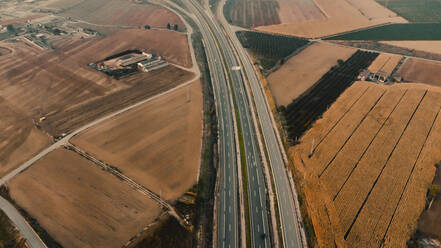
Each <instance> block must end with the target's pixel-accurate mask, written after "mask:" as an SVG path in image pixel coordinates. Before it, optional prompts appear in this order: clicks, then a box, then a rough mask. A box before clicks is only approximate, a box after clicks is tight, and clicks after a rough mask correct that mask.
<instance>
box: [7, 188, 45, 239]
mask: <svg viewBox="0 0 441 248" xmlns="http://www.w3.org/2000/svg"><path fill="white" fill-rule="evenodd" d="M0 208H1V209H2V210H3V212H5V213H6V214H7V215H8V218H9V219H10V220H11V221H12V223H14V225H15V227H17V229H18V231H19V232H20V234H21V236H22V237H23V238H24V239H26V243H27V244H28V245H29V246H30V247H31V248H47V247H46V245H45V244H44V242H43V241H42V240H41V239H40V237H39V236H38V235H37V234H36V233H35V232H34V229H32V227H31V226H30V225H29V224H28V223H27V222H26V220H25V219H24V218H23V216H21V215H20V213H19V212H18V211H17V209H15V207H14V206H13V205H12V204H11V203H9V202H8V201H7V200H6V199H5V198H3V197H0Z"/></svg>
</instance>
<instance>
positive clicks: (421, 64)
mask: <svg viewBox="0 0 441 248" xmlns="http://www.w3.org/2000/svg"><path fill="white" fill-rule="evenodd" d="M397 74H399V75H400V76H401V77H402V78H403V80H404V81H410V82H415V83H424V84H429V85H434V86H441V63H439V62H435V61H428V60H422V59H413V58H412V59H407V60H406V62H405V63H404V64H403V65H402V66H401V67H400V69H399V70H398V71H397Z"/></svg>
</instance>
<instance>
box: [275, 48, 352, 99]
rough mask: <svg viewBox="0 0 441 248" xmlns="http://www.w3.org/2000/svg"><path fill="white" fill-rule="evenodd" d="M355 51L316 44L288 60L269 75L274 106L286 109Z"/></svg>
mask: <svg viewBox="0 0 441 248" xmlns="http://www.w3.org/2000/svg"><path fill="white" fill-rule="evenodd" d="M355 51H356V49H354V48H347V47H342V46H336V45H332V44H329V43H315V44H313V45H311V46H309V47H307V48H306V49H304V50H303V51H301V52H300V53H299V54H297V55H296V56H294V57H292V58H290V59H289V60H288V61H286V62H285V64H284V65H283V66H282V67H281V68H279V69H278V70H277V71H275V72H273V73H271V74H270V75H269V76H268V82H269V83H270V87H271V92H272V94H273V96H274V97H275V100H276V103H277V105H283V106H286V105H288V104H290V103H291V102H292V101H293V100H294V99H295V98H297V97H298V96H300V95H301V94H302V93H304V92H305V91H306V90H308V89H309V88H310V87H311V86H312V85H314V84H315V83H316V82H317V81H318V80H319V79H320V78H321V77H322V76H323V74H325V73H326V72H328V71H329V70H330V69H331V67H332V66H335V65H337V64H338V63H337V60H338V59H342V60H346V59H348V58H349V57H350V56H351V55H352V54H353V53H354V52H355Z"/></svg>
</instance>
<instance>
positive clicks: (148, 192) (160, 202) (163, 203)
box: [65, 144, 186, 228]
mask: <svg viewBox="0 0 441 248" xmlns="http://www.w3.org/2000/svg"><path fill="white" fill-rule="evenodd" d="M65 149H67V150H71V151H73V152H75V153H77V154H78V155H80V156H82V157H84V158H86V159H87V160H89V161H91V162H93V163H94V164H95V165H97V166H99V167H100V168H101V169H102V170H104V171H106V172H108V173H110V174H112V175H114V176H115V177H117V178H118V179H120V180H121V181H124V182H125V183H126V184H128V185H129V186H130V187H131V188H133V189H135V190H137V191H138V192H140V193H141V194H143V195H145V196H147V197H148V198H150V199H152V200H153V201H155V202H156V203H158V205H160V206H161V207H163V208H165V209H168V211H169V213H170V215H172V216H174V217H175V218H176V219H177V220H178V221H179V223H180V224H181V225H182V226H183V227H184V228H186V225H185V224H184V221H183V219H182V218H181V216H179V214H178V213H177V211H176V210H175V209H174V208H173V206H171V205H170V204H169V203H168V202H167V201H166V200H164V199H162V198H161V197H160V196H158V195H157V194H156V193H155V192H153V191H151V190H150V189H148V188H147V187H145V186H143V185H141V184H139V183H137V182H135V181H134V180H133V179H131V178H130V177H128V176H126V175H124V174H123V173H122V172H120V171H119V170H118V168H117V167H114V166H111V165H109V164H107V163H106V162H104V161H101V160H99V159H97V158H95V157H93V156H92V155H90V154H88V153H87V152H85V151H83V150H81V149H80V148H78V147H77V146H75V145H73V144H68V145H66V146H65Z"/></svg>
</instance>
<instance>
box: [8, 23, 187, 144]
mask: <svg viewBox="0 0 441 248" xmlns="http://www.w3.org/2000/svg"><path fill="white" fill-rule="evenodd" d="M3 45H7V46H8V48H10V49H11V50H13V51H14V52H13V53H11V54H8V55H5V56H0V89H1V90H0V97H3V98H4V99H5V100H6V101H8V103H9V104H10V105H12V106H14V107H16V108H19V109H21V111H22V112H23V113H24V115H26V116H29V117H30V118H32V119H34V120H37V121H38V119H39V118H40V117H41V116H46V117H47V120H46V121H45V122H43V123H42V125H43V127H44V129H45V130H46V131H48V132H49V133H51V134H52V135H54V136H57V135H60V134H61V133H63V132H68V131H71V130H72V129H73V128H76V127H78V126H81V125H82V124H84V123H85V122H90V121H91V120H93V119H94V118H97V117H99V116H100V115H102V114H105V113H108V112H109V111H114V110H115V109H119V108H121V107H123V106H128V105H130V104H131V103H133V102H134V101H139V100H140V99H144V98H143V97H148V96H152V95H154V94H157V93H160V92H162V91H164V90H167V89H169V88H171V87H174V86H176V85H178V84H180V83H182V82H184V81H186V80H188V79H189V78H191V76H192V73H190V72H187V71H184V70H181V69H178V68H176V67H174V66H168V67H166V68H163V69H160V70H157V71H153V72H149V73H138V74H135V75H133V76H129V77H126V78H123V79H121V80H116V79H113V78H111V77H109V76H107V75H105V74H104V73H101V72H98V71H96V70H94V69H92V68H90V67H88V64H89V63H92V62H96V61H99V60H102V59H104V58H106V57H108V56H110V55H113V54H115V53H118V52H122V51H125V50H128V49H140V50H143V49H145V50H148V51H151V52H153V53H155V54H157V55H161V56H163V57H164V58H165V60H167V61H169V62H172V63H176V64H180V65H183V66H191V58H190V54H189V47H188V44H187V38H186V36H185V35H184V34H180V33H177V32H173V31H165V30H134V29H129V30H121V31H120V32H118V33H116V34H114V35H111V36H109V37H105V38H94V39H89V40H84V39H83V40H81V39H80V40H67V41H66V44H63V43H58V48H57V49H55V50H53V51H43V50H40V49H37V48H35V47H34V46H32V45H29V44H28V43H23V42H15V43H2V46H3ZM115 97H116V98H115Z"/></svg>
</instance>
